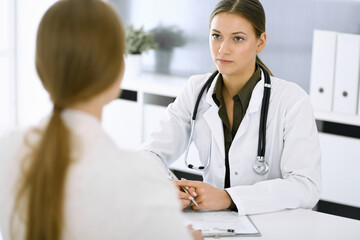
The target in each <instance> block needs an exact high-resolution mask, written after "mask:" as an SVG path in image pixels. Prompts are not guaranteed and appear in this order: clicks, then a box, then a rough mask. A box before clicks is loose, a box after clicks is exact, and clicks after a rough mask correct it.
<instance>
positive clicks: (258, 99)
mask: <svg viewBox="0 0 360 240" xmlns="http://www.w3.org/2000/svg"><path fill="white" fill-rule="evenodd" d="M264 83H265V77H264V72H263V71H262V70H261V79H260V81H259V82H258V83H257V84H256V85H255V88H254V90H253V92H252V94H251V98H250V102H249V106H248V109H247V110H246V113H245V116H244V118H243V120H242V121H241V124H240V126H239V129H238V131H237V133H236V135H235V137H234V140H233V141H236V140H237V139H239V138H240V137H241V136H242V135H243V134H245V132H246V130H247V129H248V125H249V122H250V117H251V115H252V114H253V113H256V112H258V111H260V107H261V104H262V99H263V94H264Z"/></svg>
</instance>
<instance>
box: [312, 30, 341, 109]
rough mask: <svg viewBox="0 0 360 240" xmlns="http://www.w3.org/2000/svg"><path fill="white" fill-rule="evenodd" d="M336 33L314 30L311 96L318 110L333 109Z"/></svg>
mask: <svg viewBox="0 0 360 240" xmlns="http://www.w3.org/2000/svg"><path fill="white" fill-rule="evenodd" d="M336 35H337V33H336V32H330V31H322V30H314V35H313V45H312V61H311V82H310V97H311V102H312V105H313V107H314V109H316V110H321V111H329V112H330V111H331V110H332V104H333V103H332V101H333V90H334V75H335V53H336Z"/></svg>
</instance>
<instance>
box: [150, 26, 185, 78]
mask: <svg viewBox="0 0 360 240" xmlns="http://www.w3.org/2000/svg"><path fill="white" fill-rule="evenodd" d="M150 32H151V33H152V34H153V35H154V39H155V42H156V43H157V44H158V48H157V50H156V52H155V58H156V61H155V64H156V65H155V68H156V72H161V73H166V74H168V73H169V72H170V63H171V58H172V53H173V49H174V48H175V47H181V46H183V45H185V44H186V40H185V37H184V34H183V31H182V30H181V29H179V28H178V27H177V26H163V25H159V26H157V27H155V28H154V29H152V30H151V31H150Z"/></svg>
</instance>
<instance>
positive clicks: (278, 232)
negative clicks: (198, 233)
mask: <svg viewBox="0 0 360 240" xmlns="http://www.w3.org/2000/svg"><path fill="white" fill-rule="evenodd" d="M250 218H251V220H252V221H253V223H254V224H255V226H256V227H257V228H258V230H259V231H260V233H261V237H231V238H229V237H228V238H226V237H223V238H221V239H227V240H230V239H239V240H240V239H241V240H246V239H248V240H255V239H261V240H263V239H266V240H312V239H321V240H322V239H326V240H340V239H345V240H360V221H358V220H353V219H349V218H343V217H338V216H334V215H329V214H325V213H320V212H316V211H311V210H305V209H295V210H285V211H280V212H275V213H267V214H258V215H251V216H250ZM206 239H212V238H206Z"/></svg>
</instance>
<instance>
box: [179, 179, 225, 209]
mask: <svg viewBox="0 0 360 240" xmlns="http://www.w3.org/2000/svg"><path fill="white" fill-rule="evenodd" d="M174 184H176V185H177V186H184V187H188V188H193V189H195V192H196V194H197V196H196V197H195V201H196V202H197V203H198V205H199V207H197V206H195V205H194V204H193V203H192V202H191V201H190V200H189V201H190V205H191V206H192V208H193V209H208V210H224V209H228V208H229V207H230V205H231V198H230V196H229V195H228V193H227V192H226V191H225V190H223V189H217V188H215V187H213V186H211V185H210V184H207V183H204V182H200V181H190V180H185V179H182V180H179V181H174Z"/></svg>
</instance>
